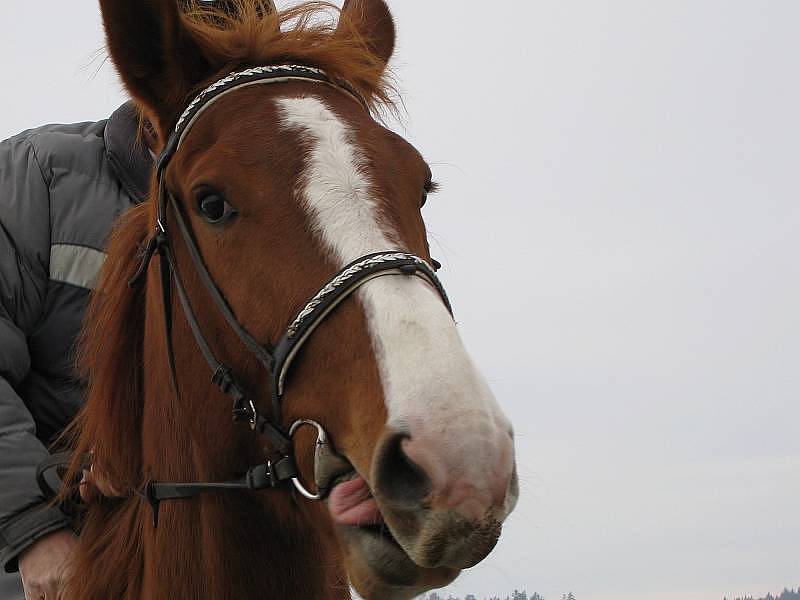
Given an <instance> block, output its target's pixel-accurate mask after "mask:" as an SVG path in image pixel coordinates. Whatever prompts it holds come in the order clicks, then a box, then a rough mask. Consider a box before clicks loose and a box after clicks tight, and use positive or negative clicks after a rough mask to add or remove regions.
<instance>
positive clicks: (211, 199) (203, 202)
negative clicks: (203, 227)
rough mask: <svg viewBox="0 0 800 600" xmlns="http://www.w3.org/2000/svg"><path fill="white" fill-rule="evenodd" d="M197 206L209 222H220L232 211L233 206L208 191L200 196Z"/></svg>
mask: <svg viewBox="0 0 800 600" xmlns="http://www.w3.org/2000/svg"><path fill="white" fill-rule="evenodd" d="M197 206H198V208H199V209H200V213H201V214H202V215H203V217H204V218H205V219H206V221H208V222H209V223H213V224H216V223H221V222H222V221H224V220H225V219H227V218H228V217H230V216H231V215H232V214H233V213H234V210H233V207H232V206H231V205H230V204H228V202H227V201H226V200H225V198H223V197H222V196H220V195H219V194H217V193H214V192H210V193H206V194H204V195H202V196H200V198H199V200H198V202H197Z"/></svg>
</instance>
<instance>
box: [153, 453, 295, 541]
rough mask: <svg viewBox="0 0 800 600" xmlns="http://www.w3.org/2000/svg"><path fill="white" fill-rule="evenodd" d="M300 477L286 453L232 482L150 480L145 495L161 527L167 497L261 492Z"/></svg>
mask: <svg viewBox="0 0 800 600" xmlns="http://www.w3.org/2000/svg"><path fill="white" fill-rule="evenodd" d="M297 476H298V471H297V464H296V463H295V461H294V459H293V458H292V457H290V456H284V457H283V458H281V459H279V460H278V461H276V462H275V463H270V462H268V463H266V464H260V465H256V466H255V467H252V468H250V469H249V470H248V471H247V473H245V474H244V476H243V477H241V478H239V479H234V480H231V481H217V482H210V483H200V482H194V483H173V482H160V481H151V482H150V483H148V484H147V485H146V486H145V488H144V491H143V492H142V494H141V495H142V496H144V498H145V499H146V500H147V502H148V503H149V504H150V507H151V508H152V511H153V527H158V513H159V508H160V506H161V502H163V501H164V500H181V499H186V498H195V497H197V496H199V495H201V494H207V493H210V492H219V491H230V490H234V491H236V490H248V491H252V492H258V491H261V490H266V489H270V488H275V487H278V486H279V485H281V484H282V483H283V482H285V481H290V480H292V479H294V478H296V477H297Z"/></svg>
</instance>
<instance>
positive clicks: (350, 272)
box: [287, 252, 430, 338]
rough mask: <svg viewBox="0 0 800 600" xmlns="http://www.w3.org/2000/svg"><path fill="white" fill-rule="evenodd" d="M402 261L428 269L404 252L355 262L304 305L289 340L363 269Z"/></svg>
mask: <svg viewBox="0 0 800 600" xmlns="http://www.w3.org/2000/svg"><path fill="white" fill-rule="evenodd" d="M403 259H411V260H413V261H414V262H416V263H417V264H419V265H422V266H424V267H427V268H430V266H429V265H428V263H426V262H425V261H424V260H422V259H421V258H419V257H418V256H414V255H413V254H407V253H405V252H393V253H388V254H379V255H378V256H373V257H371V258H367V259H365V260H362V261H361V262H357V263H356V264H354V265H352V266H351V267H349V268H348V269H346V270H344V271H342V272H341V273H340V274H339V275H337V276H336V277H334V278H333V279H332V280H331V281H330V282H329V283H328V284H327V285H326V286H325V287H323V288H322V289H321V290H320V291H319V292H317V295H316V296H314V298H312V299H311V301H310V302H309V303H308V304H306V306H305V308H304V309H303V310H301V311H300V313H299V314H298V315H297V317H296V318H295V320H294V321H293V322H292V324H291V325H289V328H288V329H287V335H288V336H289V337H290V338H291V337H294V336H295V335H296V334H297V331H298V329H300V326H301V325H302V324H303V321H304V320H305V319H306V318H308V316H309V315H311V314H312V313H313V312H314V311H315V310H316V309H317V307H318V306H319V305H320V304H322V302H323V301H324V300H325V298H326V297H328V296H329V295H331V294H332V293H333V292H335V291H336V289H337V288H340V287H341V286H343V285H344V284H346V283H347V282H348V281H349V280H350V279H352V278H353V276H354V275H357V274H358V273H360V272H361V271H363V270H364V269H366V268H368V267H371V266H373V265H378V264H381V263H385V262H391V261H394V260H403Z"/></svg>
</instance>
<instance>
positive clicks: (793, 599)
mask: <svg viewBox="0 0 800 600" xmlns="http://www.w3.org/2000/svg"><path fill="white" fill-rule="evenodd" d="M419 600H462V598H457V597H456V596H442V595H441V594H438V593H437V592H431V593H430V594H428V595H427V596H422V597H421V598H420V599H419ZM463 600H545V598H544V596H540V595H539V594H536V593H534V594H532V595H528V592H526V591H524V590H523V591H521V592H520V591H519V590H514V591H513V592H512V593H511V594H509V595H507V596H492V597H490V598H486V597H481V598H479V597H478V596H475V595H474V594H467V595H466V596H464V598H463ZM558 600H577V598H575V596H574V595H573V594H572V592H570V593H568V594H562V595H561V598H560V599H558ZM724 600H728V598H727V597H726V598H725V599H724ZM731 600H800V588H797V589H796V590H795V589H794V588H792V589H791V590H790V589H788V588H785V589H784V590H783V591H782V592H781V593H780V594H779V595H777V596H773V595H772V594H767V595H766V596H764V597H763V598H754V597H753V596H741V597H736V598H732V599H731Z"/></svg>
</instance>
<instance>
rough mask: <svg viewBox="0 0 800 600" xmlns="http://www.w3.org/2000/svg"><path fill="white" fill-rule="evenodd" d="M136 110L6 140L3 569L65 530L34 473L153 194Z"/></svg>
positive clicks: (75, 395) (1, 343)
mask: <svg viewBox="0 0 800 600" xmlns="http://www.w3.org/2000/svg"><path fill="white" fill-rule="evenodd" d="M136 128H137V117H136V114H135V112H134V110H133V108H132V106H130V105H127V104H126V105H124V106H122V107H121V108H120V109H118V110H117V111H116V112H115V113H114V114H113V115H112V116H111V118H110V119H108V120H107V121H100V122H97V123H81V124H76V125H48V126H45V127H41V128H38V129H34V130H31V131H26V132H24V133H21V134H19V135H17V136H15V137H13V138H11V139H8V140H6V141H4V142H2V143H0V564H2V565H3V566H4V567H5V569H6V570H7V571H13V570H15V569H16V562H17V561H16V557H17V556H18V555H19V554H20V552H22V551H23V550H24V549H26V548H27V547H29V546H30V545H31V544H33V543H34V542H35V541H36V540H38V539H40V538H41V537H42V536H44V535H46V534H48V533H50V532H52V531H55V530H57V529H61V528H63V527H65V526H67V525H68V521H67V518H66V516H65V515H64V514H63V513H62V512H61V511H60V510H59V509H58V508H56V507H53V506H47V505H45V504H44V503H43V498H42V496H41V494H40V492H39V488H38V486H37V484H36V478H35V471H36V466H37V465H38V463H39V462H41V461H42V460H43V459H44V458H46V457H47V456H48V447H49V445H50V444H51V443H52V442H53V441H54V438H55V436H57V435H58V433H59V432H60V431H61V430H62V429H63V428H64V426H65V425H67V424H68V423H69V421H70V420H71V419H72V418H73V417H74V416H75V414H76V412H77V410H78V408H79V407H80V405H81V402H82V388H81V385H80V382H78V381H77V379H76V377H75V374H74V343H75V338H76V336H77V334H78V331H79V329H80V325H81V321H82V318H83V314H84V311H85V308H86V304H87V300H88V296H89V292H90V290H91V289H92V287H93V285H94V282H95V279H96V277H97V273H98V270H99V269H100V267H101V265H102V263H103V260H104V258H105V254H104V248H105V245H106V240H107V237H108V233H109V231H110V229H111V226H112V224H113V223H114V221H115V220H116V219H117V217H119V215H120V214H121V213H122V212H123V211H125V210H127V209H128V208H130V207H131V206H132V205H133V204H135V203H137V202H142V201H143V200H144V198H145V196H146V195H147V191H148V182H149V177H150V174H149V171H150V168H151V164H152V161H151V159H150V155H149V153H148V152H147V151H146V150H145V149H144V148H142V147H141V146H140V145H137V143H136V142H135V140H136Z"/></svg>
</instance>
